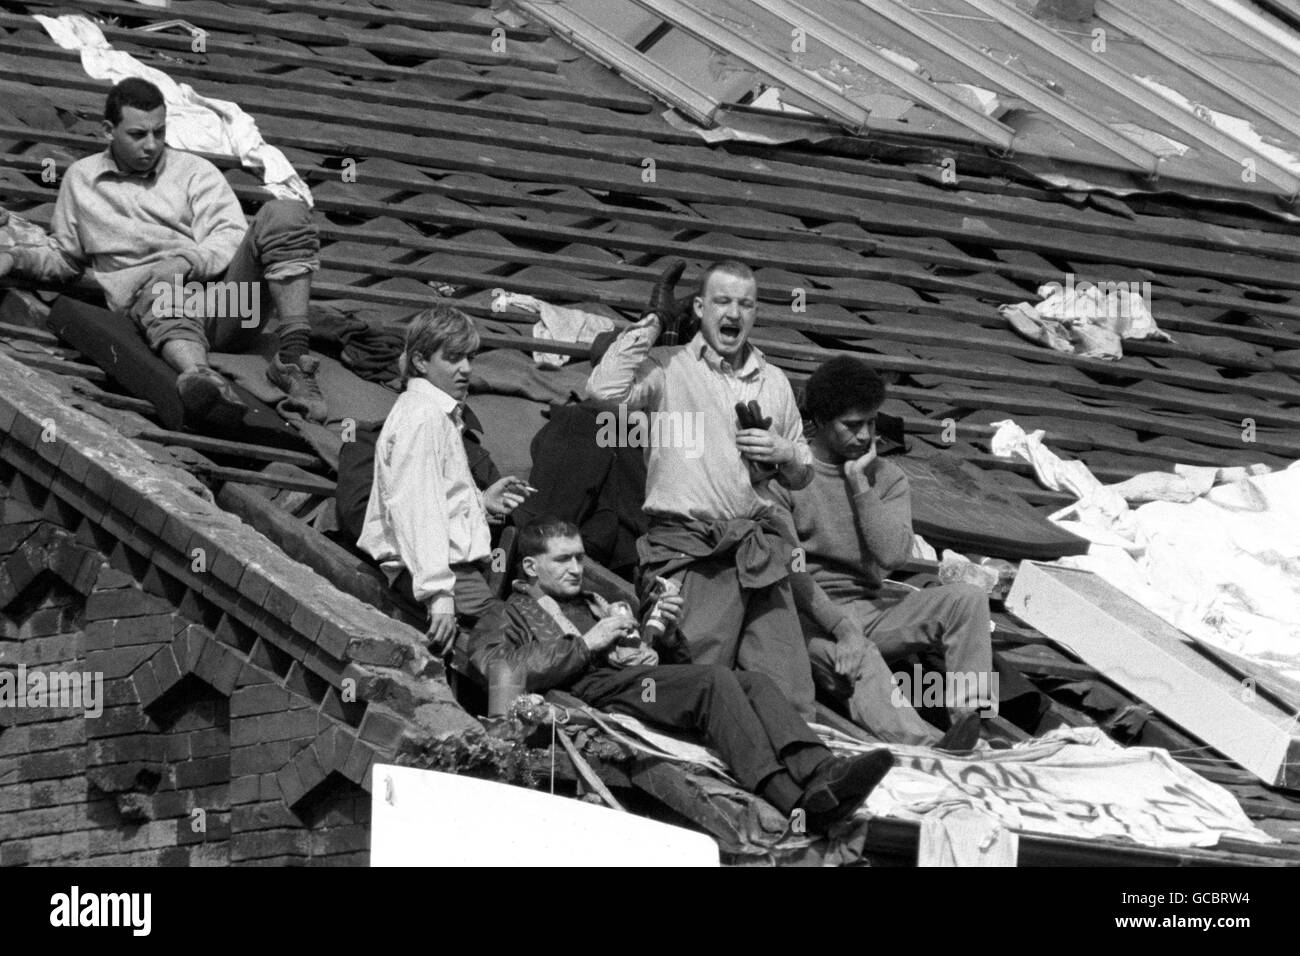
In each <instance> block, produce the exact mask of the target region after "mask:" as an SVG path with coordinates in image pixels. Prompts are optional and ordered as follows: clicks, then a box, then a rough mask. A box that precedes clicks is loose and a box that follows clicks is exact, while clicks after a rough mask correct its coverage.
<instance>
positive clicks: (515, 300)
mask: <svg viewBox="0 0 1300 956" xmlns="http://www.w3.org/2000/svg"><path fill="white" fill-rule="evenodd" d="M512 308H513V309H523V310H524V311H525V312H535V313H537V314H538V315H539V316H541V321H540V322H538V323H537V324H536V325H534V326H533V338H537V339H549V340H551V341H552V342H583V343H590V342H591V341H593V340H594V339H595V338H596V336H597V335H599V334H600V333H601V332H609V331H610V330H612V329H613V328H614V320H613V319H611V318H609V317H608V316H604V315H596V314H594V313H592V312H583V311H582V310H581V309H567V308H565V307H564V306H559V305H551V304H550V303H549V302H543V301H542V300H541V299H538V298H535V297H534V296H531V295H524V294H523V293H520V292H507V291H506V290H505V289H493V290H492V311H493V312H504V311H505V310H506V309H512ZM572 357H573V356H571V355H560V354H557V353H555V352H534V353H533V361H534V362H536V363H537V365H538V367H539V368H560V367H561V366H562V365H564V364H565V363H566V362H568V361H569V360H570V359H571V358H572Z"/></svg>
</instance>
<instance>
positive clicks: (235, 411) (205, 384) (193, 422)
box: [176, 365, 248, 428]
mask: <svg viewBox="0 0 1300 956" xmlns="http://www.w3.org/2000/svg"><path fill="white" fill-rule="evenodd" d="M176 391H177V392H178V393H179V394H180V397H181V406H182V407H183V408H184V409H185V424H187V425H189V426H190V427H195V426H198V425H202V424H210V425H216V426H218V427H221V428H234V427H237V426H239V425H241V424H243V421H244V413H245V412H247V411H248V406H247V405H245V404H244V403H243V401H241V400H240V398H239V396H238V395H236V394H235V390H234V389H233V388H231V387H230V383H229V382H227V381H226V379H225V376H223V375H222V374H221V373H220V372H218V371H217V370H216V369H214V368H212V367H211V366H209V365H196V366H194V368H192V369H190V370H189V371H187V372H182V373H181V374H180V376H179V377H178V378H177V379H176Z"/></svg>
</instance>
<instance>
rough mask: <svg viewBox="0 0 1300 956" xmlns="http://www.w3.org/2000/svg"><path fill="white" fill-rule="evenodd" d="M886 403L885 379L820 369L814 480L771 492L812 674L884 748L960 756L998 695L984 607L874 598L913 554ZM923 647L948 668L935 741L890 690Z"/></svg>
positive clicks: (841, 362)
mask: <svg viewBox="0 0 1300 956" xmlns="http://www.w3.org/2000/svg"><path fill="white" fill-rule="evenodd" d="M884 401H885V383H884V382H883V380H881V378H880V376H879V375H877V374H876V372H875V371H874V370H873V369H871V368H870V367H869V366H868V365H866V363H864V362H862V361H860V360H858V359H855V358H852V357H850V356H840V357H837V358H834V359H831V360H830V361H828V362H826V363H824V364H823V365H821V366H820V367H819V368H818V369H817V370H816V371H815V372H813V374H812V375H811V376H810V377H809V379H808V384H807V386H806V389H805V394H804V411H805V414H806V415H807V417H808V418H809V419H811V420H812V422H813V426H814V429H815V433H814V435H813V437H812V439H811V440H810V441H809V445H810V447H811V448H812V453H813V480H812V482H811V483H810V484H808V485H807V486H806V487H804V488H799V489H785V488H780V487H775V486H774V487H773V489H772V492H773V496H774V497H775V498H776V499H777V500H778V501H779V502H781V503H782V504H783V505H784V506H785V507H786V509H787V510H788V511H789V513H790V516H791V517H792V518H793V524H794V531H795V534H796V536H797V537H798V539H799V544H800V547H802V548H803V554H804V559H805V562H806V571H805V572H804V573H801V574H795V575H793V576H792V584H793V588H794V593H795V600H796V603H797V605H798V608H799V615H800V621H801V623H802V624H803V627H804V635H805V637H806V638H807V639H808V654H809V658H810V659H811V661H812V668H813V678H814V680H815V681H816V682H817V684H818V686H819V687H821V688H822V689H823V691H824V692H825V691H829V692H830V693H831V694H833V695H834V696H836V697H838V698H839V699H841V700H847V701H848V704H849V713H850V716H851V717H852V718H853V720H854V722H855V723H858V724H860V725H862V726H863V727H865V728H867V729H868V730H871V731H872V732H874V733H876V734H877V735H878V736H880V737H882V738H884V739H886V740H889V741H893V742H898V743H911V744H922V745H938V746H944V747H947V748H951V749H966V748H968V747H969V746H971V745H972V744H973V743H974V740H975V738H976V737H978V732H979V720H978V716H979V712H980V711H981V710H982V709H984V708H989V707H992V706H995V705H996V699H997V694H996V692H995V691H996V678H995V676H994V674H993V650H992V641H991V638H990V634H989V630H990V628H989V609H988V600H987V598H986V596H985V594H984V592H983V591H981V590H980V589H979V588H975V587H970V586H968V585H961V584H950V585H944V586H941V587H935V588H925V589H923V590H920V591H914V592H911V593H909V594H907V595H906V596H904V597H901V598H900V597H897V596H894V595H889V596H886V595H883V594H882V585H883V583H884V580H885V577H886V576H887V575H888V574H889V572H890V571H892V570H894V569H895V568H898V567H900V566H901V565H902V564H903V563H904V562H906V561H907V559H908V557H909V556H910V554H911V548H912V504H911V496H910V494H909V492H908V485H907V476H906V475H905V474H904V473H903V471H902V469H901V468H899V467H898V466H897V465H895V464H894V463H893V462H890V461H888V460H886V459H882V458H880V457H878V456H877V454H876V431H875V419H876V413H877V412H878V411H879V410H880V407H881V405H882V404H884ZM927 650H929V651H935V652H938V653H940V654H942V656H943V660H944V668H945V671H946V674H945V681H944V688H945V693H944V694H943V703H944V705H946V707H947V709H948V712H949V715H950V716H951V718H952V720H953V730H952V731H950V732H949V735H948V736H947V737H946V738H943V739H940V734H939V731H938V730H937V729H936V728H934V727H933V726H932V725H930V724H928V723H926V722H925V721H924V720H922V719H921V717H920V715H919V714H917V713H916V711H915V710H914V709H913V706H912V705H913V704H914V703H919V701H917V700H916V699H915V698H913V697H912V696H911V695H904V694H900V693H899V692H898V691H897V690H896V689H895V687H894V684H893V682H892V680H891V677H890V671H889V668H888V667H887V666H886V662H887V661H893V660H897V659H898V658H901V657H905V656H907V655H908V654H911V653H914V652H917V651H927ZM991 689H992V690H991ZM926 703H929V701H926Z"/></svg>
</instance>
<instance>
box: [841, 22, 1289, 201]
mask: <svg viewBox="0 0 1300 956" xmlns="http://www.w3.org/2000/svg"><path fill="white" fill-rule="evenodd" d="M864 2H866V0H864ZM872 2H879V0H872ZM962 2H963V3H965V4H967V5H968V6H971V7H974V8H975V9H976V10H978V11H979V12H980V13H983V14H985V15H986V16H988V17H991V18H992V19H993V20H996V21H997V22H998V23H1000V24H1002V25H1003V26H1005V27H1007V28H1008V29H1010V30H1012V31H1013V32H1015V33H1016V34H1017V35H1018V36H1020V37H1022V38H1023V39H1025V40H1028V41H1029V42H1031V43H1033V44H1034V45H1035V46H1037V47H1038V48H1039V49H1041V50H1043V51H1045V52H1047V53H1050V54H1052V55H1053V56H1057V57H1059V58H1060V59H1061V61H1062V62H1064V63H1066V64H1068V65H1069V66H1071V67H1073V68H1074V69H1076V70H1078V71H1079V72H1081V73H1083V74H1084V75H1085V76H1088V77H1089V78H1091V79H1093V80H1096V81H1098V82H1100V83H1104V84H1105V85H1106V86H1108V87H1109V88H1110V89H1111V90H1112V91H1114V92H1115V93H1117V94H1118V95H1120V96H1122V97H1124V99H1125V100H1127V101H1128V102H1130V103H1132V104H1133V105H1134V106H1135V107H1137V108H1139V109H1141V110H1142V111H1144V112H1146V113H1148V114H1150V115H1152V116H1155V117H1156V118H1157V119H1160V120H1162V121H1163V122H1165V123H1168V124H1169V125H1170V126H1172V127H1174V128H1175V129H1177V130H1178V131H1179V132H1181V133H1183V134H1185V135H1187V136H1190V137H1192V138H1193V139H1195V140H1196V141H1197V142H1199V143H1201V144H1202V145H1203V146H1206V147H1208V148H1209V149H1211V150H1213V151H1214V152H1216V153H1218V154H1219V155H1221V156H1223V157H1224V158H1225V159H1228V160H1230V161H1231V162H1232V164H1233V165H1234V166H1237V167H1241V165H1242V164H1243V163H1245V162H1246V161H1247V160H1250V161H1251V162H1252V163H1253V164H1254V168H1255V171H1256V173H1257V174H1258V175H1259V176H1260V177H1262V178H1264V179H1266V180H1268V181H1269V182H1270V183H1272V184H1273V185H1275V186H1277V187H1278V188H1279V189H1281V190H1282V192H1283V194H1284V196H1285V198H1286V200H1287V202H1288V203H1291V202H1294V201H1295V199H1296V197H1297V196H1300V177H1297V176H1296V175H1295V174H1293V173H1291V172H1290V171H1289V170H1287V169H1286V168H1285V167H1283V166H1282V165H1280V164H1279V163H1276V162H1274V161H1273V160H1271V159H1269V158H1268V157H1266V156H1263V155H1260V154H1259V152H1258V151H1257V150H1256V149H1255V147H1254V146H1251V145H1250V144H1249V143H1246V142H1245V141H1244V140H1241V139H1239V138H1238V137H1236V136H1234V135H1233V134H1231V133H1229V132H1227V131H1226V130H1221V129H1219V128H1218V127H1216V126H1214V125H1212V124H1211V123H1207V122H1206V121H1205V120H1202V119H1200V118H1199V117H1198V116H1196V115H1195V114H1194V113H1192V112H1191V111H1190V110H1187V109H1184V108H1183V107H1181V106H1179V105H1178V104H1176V103H1174V102H1173V101H1172V100H1169V99H1167V98H1166V97H1164V96H1162V95H1161V94H1160V93H1158V92H1156V91H1154V90H1151V89H1148V88H1147V87H1145V86H1143V85H1142V84H1141V83H1139V82H1137V80H1135V79H1133V77H1131V76H1129V74H1127V73H1125V72H1124V71H1123V70H1120V69H1119V68H1117V67H1115V66H1113V65H1111V64H1110V63H1107V62H1106V61H1104V60H1102V59H1101V58H1100V57H1097V56H1095V55H1093V54H1092V53H1090V52H1087V51H1085V50H1084V49H1082V48H1080V47H1079V46H1076V45H1075V44H1074V43H1072V42H1071V41H1069V40H1067V39H1065V38H1064V37H1063V36H1061V35H1060V34H1059V33H1057V32H1056V31H1054V30H1052V29H1050V28H1048V27H1045V26H1043V25H1042V24H1041V23H1039V22H1038V21H1037V20H1035V19H1034V18H1033V17H1031V16H1028V15H1026V14H1024V13H1021V12H1020V11H1019V10H1016V9H1014V8H1012V7H1009V6H1006V5H1005V4H1003V3H1002V2H1001V0H962ZM1180 2H1181V0H1180Z"/></svg>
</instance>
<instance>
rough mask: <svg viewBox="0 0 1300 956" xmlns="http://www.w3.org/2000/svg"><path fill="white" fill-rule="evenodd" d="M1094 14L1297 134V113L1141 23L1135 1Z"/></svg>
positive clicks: (1102, 0)
mask: <svg viewBox="0 0 1300 956" xmlns="http://www.w3.org/2000/svg"><path fill="white" fill-rule="evenodd" d="M1096 2H1097V6H1096V14H1097V16H1098V17H1099V18H1100V19H1102V20H1104V21H1105V22H1107V23H1109V24H1111V25H1112V26H1114V27H1115V28H1116V29H1119V30H1122V31H1123V32H1124V33H1127V34H1128V35H1129V36H1130V37H1132V38H1133V39H1135V40H1140V41H1141V42H1142V43H1144V44H1146V45H1147V46H1148V47H1150V48H1151V49H1152V50H1154V51H1155V52H1156V53H1159V54H1160V55H1161V56H1163V57H1164V58H1165V59H1167V60H1169V61H1170V62H1171V63H1175V64H1177V65H1178V66H1180V67H1182V68H1183V69H1185V70H1187V71H1188V72H1189V73H1193V74H1195V75H1197V76H1199V77H1202V78H1203V79H1205V80H1207V81H1208V82H1210V83H1211V84H1213V85H1214V86H1215V87H1217V88H1218V89H1219V90H1221V91H1222V92H1223V93H1226V94H1227V95H1228V96H1230V97H1232V98H1233V99H1234V100H1236V101H1237V102H1238V103H1240V104H1241V105H1242V106H1245V107H1246V108H1248V109H1250V110H1253V111H1254V112H1256V113H1258V114H1259V115H1260V116H1263V117H1265V118H1266V119H1269V120H1272V121H1273V122H1274V123H1277V124H1278V125H1279V126H1281V127H1283V128H1285V129H1295V130H1300V111H1297V110H1295V109H1293V108H1292V106H1291V104H1289V103H1287V102H1285V101H1284V100H1283V99H1282V98H1280V97H1278V96H1276V95H1275V94H1274V93H1273V92H1271V91H1269V90H1267V89H1264V88H1262V87H1260V86H1258V85H1256V84H1254V83H1251V82H1249V81H1247V80H1244V79H1242V78H1241V77H1240V76H1238V75H1237V74H1236V73H1233V72H1232V71H1230V70H1227V69H1225V68H1224V67H1222V66H1220V65H1219V64H1218V63H1216V62H1214V61H1213V60H1211V59H1210V58H1209V57H1207V56H1203V55H1202V54H1200V53H1198V52H1196V51H1195V50H1192V49H1189V48H1188V47H1186V46H1184V45H1183V44H1182V43H1179V42H1178V40H1176V39H1174V38H1173V37H1171V36H1170V35H1169V34H1167V33H1165V32H1164V31H1162V30H1160V29H1158V28H1156V27H1154V26H1152V25H1151V24H1150V23H1148V22H1147V21H1146V20H1144V19H1142V15H1141V9H1142V8H1141V5H1140V4H1138V3H1135V2H1134V0H1096Z"/></svg>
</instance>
